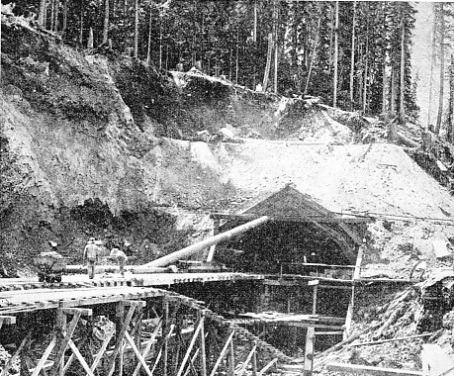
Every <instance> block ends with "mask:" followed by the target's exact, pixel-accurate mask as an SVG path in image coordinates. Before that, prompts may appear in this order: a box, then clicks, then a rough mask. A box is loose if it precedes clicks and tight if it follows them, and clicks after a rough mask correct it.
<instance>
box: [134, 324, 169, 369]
mask: <svg viewBox="0 0 454 376" xmlns="http://www.w3.org/2000/svg"><path fill="white" fill-rule="evenodd" d="M161 326H162V319H160V320H159V321H158V325H156V327H155V328H154V331H153V333H152V334H151V337H150V339H149V340H148V342H147V344H146V346H145V349H144V350H143V352H142V356H143V357H144V358H145V359H146V357H147V355H148V353H149V352H150V350H151V347H152V346H153V343H154V341H155V340H156V336H157V335H158V333H159V330H160V329H161ZM140 367H141V365H140V363H139V364H137V366H136V369H135V370H134V372H133V374H132V376H137V375H138V374H139V371H140Z"/></svg>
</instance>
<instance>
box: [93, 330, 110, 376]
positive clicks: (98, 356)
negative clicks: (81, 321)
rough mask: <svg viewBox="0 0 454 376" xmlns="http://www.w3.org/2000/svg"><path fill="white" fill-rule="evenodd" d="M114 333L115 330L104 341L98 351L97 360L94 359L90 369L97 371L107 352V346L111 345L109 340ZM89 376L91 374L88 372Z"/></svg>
mask: <svg viewBox="0 0 454 376" xmlns="http://www.w3.org/2000/svg"><path fill="white" fill-rule="evenodd" d="M113 335H114V332H113V330H112V332H111V333H110V334H109V335H108V336H107V337H106V339H105V340H104V341H103V343H102V346H101V348H100V349H99V351H98V354H96V358H95V360H94V361H93V364H92V365H91V367H90V370H91V371H92V372H93V373H94V372H95V369H96V367H98V364H99V362H100V361H101V359H102V357H103V355H104V353H105V352H106V349H107V346H108V345H109V342H110V340H111V339H112V337H113ZM87 376H89V375H88V374H87Z"/></svg>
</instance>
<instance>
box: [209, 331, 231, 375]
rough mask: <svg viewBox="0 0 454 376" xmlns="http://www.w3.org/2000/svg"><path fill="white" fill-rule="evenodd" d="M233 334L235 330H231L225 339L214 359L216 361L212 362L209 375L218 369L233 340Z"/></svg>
mask: <svg viewBox="0 0 454 376" xmlns="http://www.w3.org/2000/svg"><path fill="white" fill-rule="evenodd" d="M234 335H235V330H232V332H231V333H230V335H229V337H228V338H227V341H225V344H224V347H223V348H222V350H221V353H220V354H219V357H218V359H217V360H216V363H215V364H214V367H213V369H212V370H211V373H210V376H214V375H215V374H216V371H217V370H218V367H219V366H220V365H221V362H222V360H223V359H224V356H225V354H227V351H228V350H229V346H230V343H231V342H232V340H233V336H234Z"/></svg>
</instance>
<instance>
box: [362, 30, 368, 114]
mask: <svg viewBox="0 0 454 376" xmlns="http://www.w3.org/2000/svg"><path fill="white" fill-rule="evenodd" d="M367 29H368V30H367V33H369V27H368V28H367ZM365 58H366V66H365V67H364V86H363V90H364V93H363V114H366V111H367V82H368V80H369V79H368V74H369V36H366V56H365Z"/></svg>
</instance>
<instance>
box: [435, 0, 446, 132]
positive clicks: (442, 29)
mask: <svg viewBox="0 0 454 376" xmlns="http://www.w3.org/2000/svg"><path fill="white" fill-rule="evenodd" d="M443 12H444V10H443V3H440V17H441V22H440V38H441V41H440V98H439V103H438V115H437V125H436V126H435V134H436V135H438V134H439V133H440V128H441V121H442V118H443V97H444V89H445V85H444V78H445V16H444V14H443Z"/></svg>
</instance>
